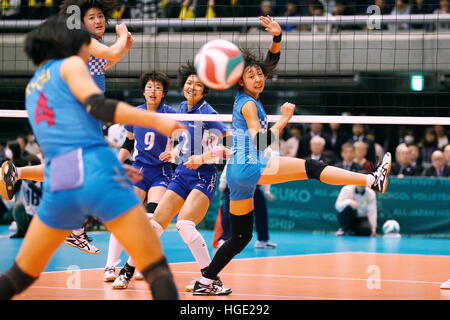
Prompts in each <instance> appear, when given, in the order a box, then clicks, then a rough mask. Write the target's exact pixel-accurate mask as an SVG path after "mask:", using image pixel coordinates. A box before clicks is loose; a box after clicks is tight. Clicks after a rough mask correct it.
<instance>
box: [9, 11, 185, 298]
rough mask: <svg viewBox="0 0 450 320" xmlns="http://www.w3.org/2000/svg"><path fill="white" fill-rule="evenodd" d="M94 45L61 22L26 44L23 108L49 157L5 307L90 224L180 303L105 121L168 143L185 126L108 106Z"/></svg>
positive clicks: (50, 23)
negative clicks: (29, 66) (31, 70)
mask: <svg viewBox="0 0 450 320" xmlns="http://www.w3.org/2000/svg"><path fill="white" fill-rule="evenodd" d="M90 41H91V38H90V36H89V33H88V32H87V31H86V29H85V28H84V27H82V28H80V29H68V28H67V20H66V19H65V18H63V17H52V18H49V19H48V20H46V21H45V22H44V23H43V24H42V25H40V26H39V27H38V28H37V29H35V30H33V31H32V32H31V33H30V34H29V35H27V37H26V40H25V51H26V53H27V55H28V56H29V57H30V58H31V59H32V60H33V63H34V64H35V65H36V66H37V67H38V68H37V70H36V71H35V74H34V76H33V78H32V79H31V80H30V82H29V83H28V85H27V88H26V90H25V92H26V101H25V102H26V108H27V111H28V114H29V121H30V124H31V127H32V129H33V132H34V135H35V136H36V138H37V141H39V144H40V147H41V150H42V152H43V154H44V161H45V179H44V192H43V197H42V202H41V205H40V207H39V209H38V213H37V216H35V217H34V219H33V221H32V222H31V224H30V227H29V229H28V232H27V234H26V236H25V239H24V241H23V243H22V247H21V249H20V251H19V253H18V255H17V257H16V259H15V263H14V265H13V266H12V267H11V268H10V269H9V270H8V271H6V272H5V273H3V274H1V275H0V299H10V298H12V297H13V296H14V295H16V294H19V293H20V292H22V291H23V290H25V289H27V288H28V287H29V286H30V285H31V284H32V283H33V282H34V281H35V280H36V279H37V278H38V277H39V275H40V273H41V272H42V271H43V270H44V268H45V266H46V265H47V263H48V261H49V259H50V258H51V256H52V255H53V253H54V252H55V251H56V249H57V248H58V247H59V245H60V244H61V243H62V242H63V241H64V239H65V238H66V237H67V235H68V233H69V232H70V230H72V229H73V228H76V227H77V226H79V225H81V224H82V223H83V222H84V221H85V220H86V219H87V218H88V217H89V216H92V217H96V218H98V219H99V220H101V221H103V223H104V224H105V225H106V226H107V228H108V229H109V230H110V231H111V232H112V233H114V234H115V236H116V237H117V238H118V239H119V241H120V242H121V243H122V244H123V245H124V247H125V249H126V250H127V252H129V253H130V255H131V256H132V257H133V258H134V260H135V261H136V265H137V268H138V269H139V270H141V271H142V273H143V275H144V277H145V279H146V280H147V282H148V283H149V285H150V288H151V291H152V295H153V298H155V299H177V298H178V294H177V289H176V286H175V284H174V281H173V277H172V274H171V272H170V270H169V266H168V264H167V262H166V260H165V258H164V256H163V254H162V249H161V245H160V242H159V240H158V237H157V236H156V235H155V232H154V231H153V228H152V227H151V225H150V223H149V221H148V218H147V216H146V214H145V209H144V207H143V206H142V205H141V204H140V200H139V198H138V197H137V196H136V194H135V192H134V190H133V188H132V184H131V182H130V180H129V178H128V177H127V175H126V172H125V170H124V168H123V167H122V164H121V163H120V162H119V160H118V159H117V157H116V155H115V154H114V151H113V150H112V149H111V148H110V147H108V145H107V143H106V141H105V139H104V138H103V134H102V130H101V122H100V121H104V122H115V123H123V124H130V125H135V126H149V127H153V128H155V129H156V130H158V131H159V132H161V133H162V134H164V135H166V136H170V135H171V134H172V133H173V132H174V131H175V130H179V129H182V128H183V126H182V125H181V124H179V123H177V122H175V121H173V120H170V119H163V118H162V117H161V116H159V115H158V114H157V113H155V112H150V111H144V110H138V109H137V108H134V107H132V106H130V105H128V104H126V103H124V102H120V101H117V100H113V99H107V98H106V97H105V96H104V95H103V93H102V91H101V90H100V89H99V88H98V86H97V85H96V84H95V82H94V81H93V79H92V77H91V76H90V74H89V71H88V68H87V63H88V60H89V51H88V46H89V43H90ZM130 171H131V173H133V172H136V171H137V170H136V169H133V170H130ZM105 191H107V192H105Z"/></svg>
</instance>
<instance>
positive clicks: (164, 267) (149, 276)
mask: <svg viewBox="0 0 450 320" xmlns="http://www.w3.org/2000/svg"><path fill="white" fill-rule="evenodd" d="M142 275H143V276H144V279H145V280H146V281H147V282H148V284H149V285H150V288H151V291H152V296H153V299H155V300H178V290H177V287H176V286H175V282H174V280H173V277H172V273H171V272H170V269H169V265H168V264H167V260H166V258H164V257H163V258H161V259H160V260H159V261H157V262H156V263H154V264H152V265H150V266H148V267H147V268H145V269H144V270H143V271H142Z"/></svg>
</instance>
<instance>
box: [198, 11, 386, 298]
mask: <svg viewBox="0 0 450 320" xmlns="http://www.w3.org/2000/svg"><path fill="white" fill-rule="evenodd" d="M262 25H263V26H265V27H266V31H268V32H271V33H272V35H273V36H274V39H273V43H272V45H271V47H270V49H269V56H273V58H272V59H266V61H260V60H258V59H257V58H255V56H253V55H252V54H251V53H250V52H248V51H244V61H245V67H244V72H243V75H242V78H241V79H240V81H239V86H240V90H239V92H238V94H237V95H236V98H235V102H234V108H233V122H232V125H233V130H234V131H233V144H234V146H233V149H234V151H235V154H234V155H233V156H232V158H231V159H230V160H229V164H228V170H227V182H228V185H229V188H230V223H231V233H232V236H231V238H230V239H229V240H228V241H226V242H225V243H224V244H223V245H222V246H221V247H220V248H219V249H218V251H217V253H216V254H215V256H214V258H213V260H212V262H211V264H210V265H209V266H208V267H207V268H206V270H205V271H204V272H203V277H201V278H200V279H199V280H198V281H196V282H195V285H194V290H193V294H194V295H216V294H218V290H217V287H216V286H215V285H214V279H216V277H217V275H218V273H219V272H220V271H221V270H222V269H223V268H224V267H225V266H226V265H227V264H228V263H229V262H230V261H231V259H232V258H233V257H234V256H235V255H236V254H238V253H239V252H241V251H242V250H243V249H244V248H245V247H246V246H247V244H248V243H249V242H250V240H251V238H252V232H253V204H254V201H253V196H254V192H255V188H256V186H257V185H258V184H261V185H264V184H275V183H281V182H286V181H292V180H302V179H317V180H319V181H322V182H324V183H327V184H333V185H344V184H345V185H347V184H350V185H361V186H366V185H367V186H370V187H372V188H373V189H375V190H376V191H379V192H385V190H386V187H387V181H388V175H389V170H390V167H391V156H390V154H389V153H388V154H387V155H386V156H385V157H384V159H383V161H382V163H381V164H380V165H379V166H378V167H377V169H376V171H375V172H374V173H372V174H369V175H364V174H359V173H355V172H351V171H346V170H343V169H340V168H336V167H332V166H327V165H325V164H323V163H321V162H319V161H315V160H308V161H305V160H303V159H297V158H288V157H275V158H271V159H267V158H265V157H264V156H263V151H264V149H265V148H267V147H268V146H269V145H270V144H271V142H273V141H274V140H275V139H276V138H277V137H278V133H279V132H281V131H282V129H283V128H284V127H285V126H286V124H287V123H288V122H289V120H290V119H291V117H292V115H293V113H294V109H295V106H294V105H293V104H291V103H285V104H283V105H282V106H281V109H280V111H281V118H280V120H279V121H278V122H276V123H275V124H274V125H273V126H272V128H270V129H268V122H267V117H266V113H265V110H264V107H263V105H262V103H261V101H260V100H259V96H260V94H261V93H262V92H263V90H264V86H265V82H266V80H267V77H268V76H270V74H271V73H272V71H273V70H274V66H275V62H276V61H277V58H276V56H279V54H280V46H281V28H280V26H279V24H278V23H277V22H275V21H274V20H273V19H272V18H270V17H264V18H263V20H262Z"/></svg>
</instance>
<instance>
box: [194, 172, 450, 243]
mask: <svg viewBox="0 0 450 320" xmlns="http://www.w3.org/2000/svg"><path fill="white" fill-rule="evenodd" d="M340 189H341V187H339V186H331V185H326V184H323V183H320V182H318V181H315V180H306V181H294V182H288V183H283V184H278V185H273V186H272V187H271V192H272V194H273V195H274V196H275V197H276V200H275V201H274V202H269V201H268V202H267V204H268V207H269V231H287V232H311V233H334V232H335V231H336V230H337V229H338V227H339V225H338V222H337V211H336V209H335V207H334V205H335V201H336V198H337V196H338V194H339V191H340ZM449 191H450V179H448V178H447V179H446V178H420V177H414V178H396V177H392V178H391V179H390V182H389V187H388V191H387V192H386V193H385V194H379V193H377V206H378V228H377V232H378V234H381V227H382V225H383V223H384V222H385V221H386V220H390V219H394V220H397V221H398V222H399V223H400V228H401V233H402V234H403V235H407V236H420V237H449V238H450V192H449ZM219 206H220V195H219V192H218V191H216V195H215V197H214V200H213V202H212V204H211V207H210V209H209V211H208V213H207V216H206V218H205V220H204V222H202V226H201V227H203V228H206V229H212V228H213V227H214V223H215V219H216V215H217V212H218V208H219Z"/></svg>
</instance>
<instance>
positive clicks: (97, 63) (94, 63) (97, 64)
mask: <svg viewBox="0 0 450 320" xmlns="http://www.w3.org/2000/svg"><path fill="white" fill-rule="evenodd" d="M99 42H100V43H103V42H104V41H103V40H100V41H99ZM107 64H108V60H106V59H103V58H97V57H94V56H90V57H89V64H88V65H89V72H90V74H91V76H92V78H93V79H94V81H95V83H96V84H97V86H98V87H99V88H100V90H102V91H103V92H105V90H106V82H105V67H106V65H107Z"/></svg>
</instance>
